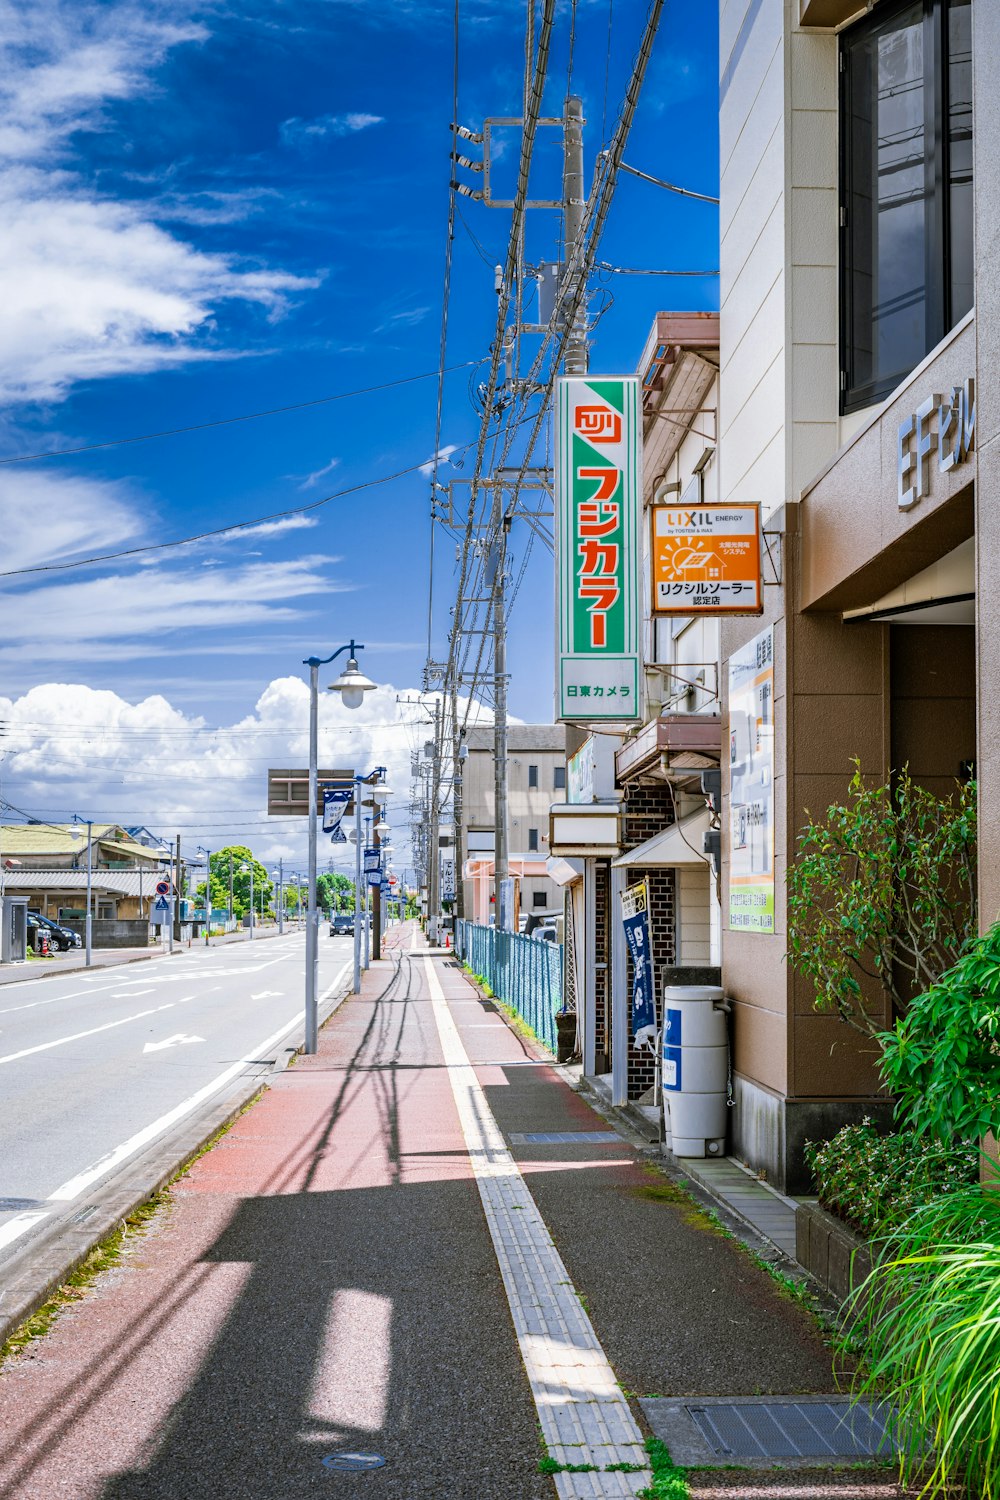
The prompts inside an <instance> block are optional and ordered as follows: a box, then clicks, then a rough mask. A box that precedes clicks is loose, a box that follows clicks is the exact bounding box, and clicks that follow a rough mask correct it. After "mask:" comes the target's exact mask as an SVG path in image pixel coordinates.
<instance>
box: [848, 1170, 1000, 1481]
mask: <svg viewBox="0 0 1000 1500" xmlns="http://www.w3.org/2000/svg"><path fill="white" fill-rule="evenodd" d="M847 1312H848V1315H849V1326H850V1328H851V1335H852V1336H853V1337H854V1338H856V1337H857V1335H858V1334H859V1333H860V1334H861V1335H862V1337H863V1340H864V1344H865V1350H864V1358H865V1363H864V1365H863V1367H862V1368H861V1370H860V1372H859V1375H858V1377H857V1378H856V1381H855V1387H854V1395H855V1397H856V1398H858V1399H860V1398H861V1397H864V1396H868V1397H873V1398H875V1399H881V1400H888V1401H890V1402H891V1403H892V1404H893V1405H894V1406H895V1408H896V1410H897V1412H898V1417H899V1423H898V1431H897V1433H896V1438H897V1442H898V1443H899V1445H900V1471H901V1478H902V1479H903V1482H904V1483H906V1484H910V1483H919V1484H921V1485H922V1488H921V1495H923V1496H927V1497H929V1500H932V1497H938V1496H945V1495H953V1494H955V1493H956V1492H964V1493H965V1494H966V1495H969V1496H975V1497H976V1500H1000V1179H998V1180H996V1181H995V1182H992V1183H991V1184H990V1185H989V1186H988V1187H987V1188H985V1189H984V1188H981V1187H975V1188H969V1189H967V1190H966V1191H965V1192H963V1193H956V1194H954V1195H953V1196H950V1197H946V1198H941V1199H938V1200H936V1201H934V1202H932V1203H929V1204H927V1205H926V1206H925V1207H924V1208H923V1209H920V1210H919V1211H918V1212H917V1213H915V1214H913V1215H912V1217H911V1218H910V1219H909V1220H908V1221H907V1223H906V1224H905V1225H904V1226H903V1227H902V1228H901V1229H900V1230H898V1231H897V1232H896V1233H895V1234H893V1235H892V1236H891V1237H890V1238H889V1239H888V1240H887V1241H886V1243H885V1245H884V1247H883V1256H882V1259H881V1261H880V1263H879V1264H878V1265H876V1267H875V1269H874V1271H873V1272H872V1273H871V1275H870V1276H869V1277H868V1278H867V1280H866V1281H865V1282H864V1283H863V1284H862V1285H861V1286H859V1287H858V1288H857V1289H856V1290H855V1292H854V1293H853V1294H852V1298H851V1300H850V1301H849V1303H848V1306H847Z"/></svg>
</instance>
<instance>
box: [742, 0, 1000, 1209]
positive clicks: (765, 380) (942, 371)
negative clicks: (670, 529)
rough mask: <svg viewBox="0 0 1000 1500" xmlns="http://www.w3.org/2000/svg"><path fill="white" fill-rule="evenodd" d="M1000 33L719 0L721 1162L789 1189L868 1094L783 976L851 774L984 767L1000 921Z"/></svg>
mask: <svg viewBox="0 0 1000 1500" xmlns="http://www.w3.org/2000/svg"><path fill="white" fill-rule="evenodd" d="M973 22H974V23H975V29H974V30H973ZM998 45H1000V9H998V8H997V7H996V6H990V5H988V4H986V3H985V0H977V3H976V4H975V6H973V5H972V4H970V3H969V0H877V3H875V4H873V5H862V6H859V5H858V4H857V3H847V0H751V3H750V4H749V5H748V4H747V3H746V0H723V3H722V4H721V7H720V144H721V225H720V234H721V259H720V266H721V318H720V348H721V384H722V392H723V399H722V402H721V407H720V427H719V476H720V487H721V493H722V494H723V495H724V496H725V497H726V498H727V500H729V501H733V502H735V501H738V500H747V501H753V502H756V503H759V504H760V505H761V506H762V509H763V514H764V517H765V519H764V533H765V543H766V559H765V568H766V575H765V587H764V589H763V601H764V610H763V614H762V615H761V616H760V617H758V618H742V619H736V620H731V621H728V622H726V623H725V624H724V625H723V628H722V633H721V657H722V682H721V695H722V704H723V713H724V716H725V718H726V722H727V730H728V743H729V755H728V756H727V757H726V758H725V759H726V762H727V766H726V769H725V774H724V776H723V798H724V805H723V817H722V864H723V878H722V911H723V941H722V963H723V977H724V983H725V986H726V989H727V992H728V993H729V994H730V996H731V997H732V999H733V1001H734V1026H733V1037H734V1059H733V1062H734V1090H735V1108H734V1110H733V1111H732V1115H733V1149H734V1151H735V1152H736V1154H737V1155H739V1156H740V1157H741V1158H742V1159H744V1160H745V1161H746V1162H748V1163H749V1164H750V1165H751V1166H753V1167H754V1168H756V1169H757V1170H759V1171H762V1172H764V1173H766V1174H767V1176H768V1178H769V1179H770V1180H771V1181H773V1182H775V1183H776V1184H777V1185H778V1186H780V1187H784V1188H786V1189H788V1190H791V1191H801V1190H807V1188H808V1173H807V1170H806V1167H805V1163H804V1160H803V1145H804V1142H805V1141H806V1140H807V1139H816V1138H821V1137H823V1136H826V1135H829V1134H830V1133H832V1132H833V1131H834V1130H836V1129H837V1128H838V1127H839V1126H840V1125H841V1124H843V1123H845V1121H847V1120H850V1119H856V1118H859V1117H860V1116H861V1115H863V1114H865V1113H871V1112H873V1111H878V1110H882V1111H883V1112H884V1111H885V1110H886V1107H887V1101H886V1100H885V1098H884V1096H883V1094H882V1093H881V1091H880V1087H879V1080H878V1077H877V1073H876V1069H875V1066H874V1063H875V1057H874V1052H873V1048H872V1046H871V1045H870V1044H867V1045H866V1044H865V1043H864V1042H863V1041H859V1040H858V1039H857V1038H855V1037H854V1036H853V1034H852V1033H851V1032H850V1031H849V1030H848V1029H847V1028H846V1027H845V1026H844V1024H843V1023H842V1022H841V1021H839V1020H838V1019H837V1018H836V1017H834V1016H832V1015H830V1014H821V1013H819V1012H818V1011H817V1009H816V1006H815V1004H814V994H813V991H812V987H811V985H810V984H809V983H808V982H806V981H805V980H804V979H802V978H800V977H798V976H797V975H796V973H795V972H794V970H793V969H792V968H791V966H790V965H789V964H788V962H787V947H788V906H787V894H786V873H787V870H788V866H789V862H790V861H792V860H794V858H795V854H796V841H797V838H798V835H799V832H800V830H801V829H802V827H803V826H804V825H805V824H806V823H807V821H808V820H809V817H810V815H816V814H820V815H821V814H822V813H823V812H824V811H825V809H826V808H827V806H828V805H830V804H831V803H834V802H842V801H844V800H845V798H846V794H847V788H848V784H849V781H850V778H851V775H852V773H853V770H854V764H855V762H856V763H857V764H858V765H859V767H860V770H861V772H862V774H863V775H864V776H865V777H866V778H867V779H868V780H869V781H870V783H871V784H882V783H884V782H885V781H886V780H887V779H888V778H889V777H890V775H891V774H892V772H893V771H897V770H899V769H900V768H901V767H903V766H908V767H909V769H910V772H911V774H912V775H913V777H914V779H915V780H917V781H918V782H919V783H921V784H922V785H924V786H927V787H928V788H930V789H932V790H933V791H935V792H937V793H939V794H942V795H948V794H949V793H950V792H951V791H953V790H954V788H955V787H956V784H957V783H958V782H959V781H960V780H961V778H963V777H966V776H968V775H970V774H973V773H974V774H976V776H977V780H978V784H979V799H980V866H979V885H980V898H981V914H982V920H983V922H984V923H986V924H988V923H989V922H991V921H992V920H994V919H995V918H996V916H997V913H998V910H1000V869H998V861H997V857H996V854H995V849H996V847H997V846H996V843H995V841H993V840H992V839H991V838H990V835H991V833H992V832H993V830H994V828H995V826H996V823H997V821H998V818H1000V748H998V746H1000V739H998V735H997V733H996V729H997V725H996V718H997V715H998V713H1000V710H998V708H997V701H998V694H997V691H996V686H995V684H994V678H995V677H996V675H997V670H998V669H997V665H996V664H997V661H998V656H997V653H996V652H995V651H994V650H993V649H992V647H993V645H994V636H995V635H996V634H997V632H998V630H1000V626H998V624H997V614H996V611H995V610H994V609H993V608H992V607H991V606H992V598H991V592H990V590H991V587H992V583H993V579H994V575H995V573H996V571H997V567H998V563H997V559H998V557H1000V551H998V546H997V536H996V534H995V533H996V530H997V526H998V523H997V521H996V519H995V513H994V512H995V508H994V507H992V506H991V505H990V503H989V496H990V493H991V487H992V486H993V482H994V473H993V469H994V467H995V466H996V464H997V462H998V459H997V454H998V453H1000V448H997V446H996V442H995V440H996V436H997V432H998V429H1000V400H998V394H997V392H998V380H997V370H996V366H995V360H994V354H995V351H996V349H997V345H998V336H997V330H998V328H1000V321H998V317H1000V290H998V288H997V286H996V278H995V276H994V275H993V273H992V271H991V269H990V264H991V260H992V255H991V251H992V248H993V246H994V244H995V243H996V240H997V237H998V230H1000V195H998V191H997V189H996V186H995V176H994V174H992V173H991V171H990V166H991V165H992V162H993V160H994V155H993V153H992V144H993V141H994V140H995V139H997V138H998V135H1000V102H998V101H997V100H996V98H995V97H994V95H995V89H994V90H992V91H991V88H990V82H989V78H990V66H991V64H990V59H991V58H993V57H995V56H996V55H997V53H996V51H995V49H996V47H997V46H998ZM973 121H975V128H973ZM973 181H975V182H976V195H975V198H973ZM751 769H752V778H751V776H750V774H749V773H750V770H751ZM751 779H753V781H754V785H755V786H756V787H757V788H758V789H759V788H763V790H758V791H757V792H755V793H753V794H750V793H748V792H747V787H748V785H749V784H750V781H751ZM871 1003H872V1005H873V1006H874V1007H875V1008H876V1011H877V1010H878V1008H879V1006H881V1005H882V1004H883V997H882V996H881V994H880V993H874V992H873V995H872V997H871ZM886 1015H888V1012H887V1011H886Z"/></svg>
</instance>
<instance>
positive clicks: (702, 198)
mask: <svg viewBox="0 0 1000 1500" xmlns="http://www.w3.org/2000/svg"><path fill="white" fill-rule="evenodd" d="M602 155H603V153H602ZM618 170H619V172H629V173H630V174H631V175H632V176H633V177H640V178H641V179H642V181H643V182H651V183H652V184H653V186H654V187H659V188H666V190H667V192H668V193H679V194H680V196H681V197H682V198H697V199H698V201H699V202H700V203H715V204H718V202H719V200H718V198H713V197H712V195H711V193H696V192H693V191H692V189H691V188H682V187H678V186H677V184H676V183H675V182H665V181H664V180H663V178H662V177H651V176H650V174H649V173H648V172H640V171H639V168H638V167H630V166H629V164H628V162H627V161H621V162H619V163H618Z"/></svg>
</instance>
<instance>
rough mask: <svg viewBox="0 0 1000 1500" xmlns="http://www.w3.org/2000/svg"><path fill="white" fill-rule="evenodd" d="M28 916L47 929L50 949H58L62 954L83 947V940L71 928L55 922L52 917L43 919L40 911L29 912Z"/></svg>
mask: <svg viewBox="0 0 1000 1500" xmlns="http://www.w3.org/2000/svg"><path fill="white" fill-rule="evenodd" d="M28 916H29V918H33V919H34V921H35V922H36V923H37V924H38V925H39V926H41V927H44V928H45V930H46V932H47V933H48V935H49V947H50V948H56V949H58V951H59V952H60V953H68V952H69V950H70V949H71V948H82V947H83V939H82V938H81V936H80V934H79V933H78V932H74V931H73V929H72V928H71V927H63V926H62V925H61V924H60V923H59V922H53V920H52V918H51V917H43V916H42V914H41V912H40V911H29V913H28Z"/></svg>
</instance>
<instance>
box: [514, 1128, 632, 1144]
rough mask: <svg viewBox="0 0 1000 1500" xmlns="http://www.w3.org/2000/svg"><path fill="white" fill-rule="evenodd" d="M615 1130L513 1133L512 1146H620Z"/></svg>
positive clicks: (619, 1139)
mask: <svg viewBox="0 0 1000 1500" xmlns="http://www.w3.org/2000/svg"><path fill="white" fill-rule="evenodd" d="M620 1141H621V1136H620V1135H619V1134H618V1132H617V1131H615V1130H533V1131H519V1132H515V1133H512V1135H511V1138H510V1142H511V1145H512V1146H610V1145H612V1144H615V1145H617V1144H619V1143H620Z"/></svg>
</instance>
